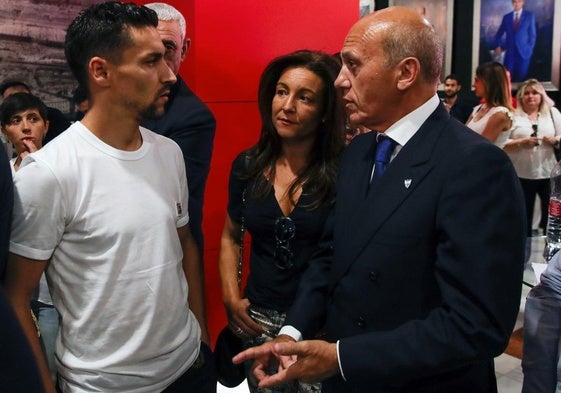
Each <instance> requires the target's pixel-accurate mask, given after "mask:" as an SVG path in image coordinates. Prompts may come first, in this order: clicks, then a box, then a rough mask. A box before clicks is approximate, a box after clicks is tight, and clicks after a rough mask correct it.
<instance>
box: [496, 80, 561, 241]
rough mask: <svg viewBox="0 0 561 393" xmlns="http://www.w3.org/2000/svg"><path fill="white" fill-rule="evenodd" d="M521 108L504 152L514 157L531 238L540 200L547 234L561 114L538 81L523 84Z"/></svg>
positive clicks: (518, 97) (518, 96)
mask: <svg viewBox="0 0 561 393" xmlns="http://www.w3.org/2000/svg"><path fill="white" fill-rule="evenodd" d="M516 98H517V100H518V106H517V108H516V111H515V112H514V123H513V126H512V130H511V132H510V137H509V139H508V140H507V142H506V144H505V145H504V150H505V151H506V152H507V154H508V155H509V156H510V159H511V160H512V163H513V165H514V168H515V169H516V173H517V174H518V177H519V178H520V182H521V184H522V189H523V190H524V196H525V198H526V212H527V217H528V236H530V235H531V230H532V219H533V212H534V201H535V198H536V195H538V196H539V198H540V206H541V211H542V214H541V219H540V228H543V229H544V230H545V227H546V222H547V211H548V202H549V194H550V184H549V176H550V173H551V170H552V169H553V167H554V166H555V164H556V163H557V159H556V158H555V149H559V140H560V138H561V113H560V112H559V111H558V110H557V108H555V107H554V106H553V105H554V102H553V100H552V99H551V98H549V97H548V96H547V94H546V92H545V89H544V87H543V86H542V84H541V83H540V82H538V80H537V79H528V80H527V81H525V82H523V83H522V85H521V86H520V88H519V89H518V93H517V94H516Z"/></svg>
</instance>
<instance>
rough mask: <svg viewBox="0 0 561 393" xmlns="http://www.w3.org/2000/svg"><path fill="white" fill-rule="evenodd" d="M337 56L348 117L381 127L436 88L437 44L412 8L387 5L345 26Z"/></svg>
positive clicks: (420, 17) (381, 128) (366, 125)
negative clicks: (344, 36)
mask: <svg viewBox="0 0 561 393" xmlns="http://www.w3.org/2000/svg"><path fill="white" fill-rule="evenodd" d="M341 59H342V61H343V66H342V67H341V71H340V73H339V76H338V77H337V80H336V81H335V85H336V86H337V87H338V88H339V89H340V90H341V92H342V99H343V101H344V102H345V109H346V111H347V116H348V119H349V121H350V122H351V123H352V124H361V125H364V126H365V127H366V128H369V129H375V130H377V131H379V132H383V131H384V130H385V129H387V128H388V127H389V126H391V125H392V124H393V123H395V122H396V121H398V120H399V119H400V118H402V117H403V116H405V115H406V114H407V113H409V112H411V111H412V110H414V109H415V108H417V107H419V106H420V105H422V104H423V103H425V102H426V101H427V100H428V99H429V98H431V97H433V96H434V95H435V94H436V89H437V85H438V83H439V80H440V69H441V63H442V49H441V46H440V41H439V40H438V37H437V36H436V34H435V32H434V29H433V28H432V26H431V25H430V24H429V23H428V22H427V21H426V20H425V19H424V18H423V17H422V16H421V15H419V14H418V13H417V12H415V10H412V9H409V8H403V7H390V8H386V9H384V10H382V11H378V12H375V13H373V14H369V15H367V16H365V17H364V18H362V19H360V20H359V21H358V22H357V23H356V24H355V25H354V26H353V27H352V28H351V30H350V31H349V33H348V34H347V37H346V38H345V43H344V45H343V49H342V50H341Z"/></svg>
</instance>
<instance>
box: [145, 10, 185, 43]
mask: <svg viewBox="0 0 561 393" xmlns="http://www.w3.org/2000/svg"><path fill="white" fill-rule="evenodd" d="M144 6H145V7H148V8H150V9H151V10H152V11H154V12H155V13H156V14H158V20H165V21H177V22H179V27H180V28H181V39H182V40H184V39H185V35H186V34H187V22H185V18H184V17H183V15H182V14H181V12H179V11H178V10H177V9H176V8H175V7H172V6H171V5H169V4H166V3H148V4H145V5H144Z"/></svg>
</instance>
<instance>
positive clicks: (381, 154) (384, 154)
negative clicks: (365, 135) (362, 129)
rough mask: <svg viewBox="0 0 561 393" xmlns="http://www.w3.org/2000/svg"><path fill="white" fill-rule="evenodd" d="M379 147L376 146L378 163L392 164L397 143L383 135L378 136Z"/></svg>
mask: <svg viewBox="0 0 561 393" xmlns="http://www.w3.org/2000/svg"><path fill="white" fill-rule="evenodd" d="M377 140H378V146H376V159H375V161H376V163H379V162H383V163H385V164H387V163H389V162H390V157H391V156H392V153H393V149H394V148H395V145H397V143H396V142H395V141H394V140H393V139H392V138H390V137H387V136H385V135H383V134H378V136H377Z"/></svg>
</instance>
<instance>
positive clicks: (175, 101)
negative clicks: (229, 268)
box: [142, 75, 216, 253]
mask: <svg viewBox="0 0 561 393" xmlns="http://www.w3.org/2000/svg"><path fill="white" fill-rule="evenodd" d="M142 125H143V126H144V127H146V128H148V129H150V130H152V131H154V132H156V133H158V134H160V135H164V136H167V137H168V138H170V139H172V140H173V141H175V142H176V143H177V144H178V145H179V147H180V148H181V152H182V153H183V158H184V159H185V168H186V171H187V183H188V185H189V207H188V208H189V227H190V228H191V231H192V233H193V236H194V238H195V241H196V243H197V246H198V247H199V250H200V251H201V253H202V251H203V247H204V244H203V232H202V220H203V200H204V192H205V186H206V180H207V177H208V172H209V170H210V159H211V156H212V148H213V145H214V133H215V129H216V120H215V119H214V115H213V114H212V112H211V111H210V110H209V109H208V107H207V106H206V105H205V104H204V103H203V102H202V101H201V100H200V99H199V98H198V97H197V96H196V95H195V93H193V92H192V91H191V89H189V87H188V86H187V85H186V84H185V82H183V79H181V77H180V76H179V75H178V76H177V82H176V83H175V85H173V87H172V90H171V95H170V100H169V101H168V103H167V104H166V107H165V115H164V116H163V117H162V118H160V119H157V120H152V121H145V122H143V123H142ZM163 175H165V174H162V176H163Z"/></svg>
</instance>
